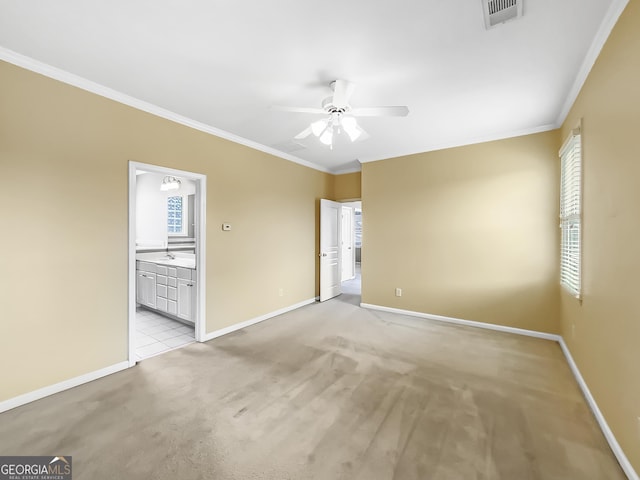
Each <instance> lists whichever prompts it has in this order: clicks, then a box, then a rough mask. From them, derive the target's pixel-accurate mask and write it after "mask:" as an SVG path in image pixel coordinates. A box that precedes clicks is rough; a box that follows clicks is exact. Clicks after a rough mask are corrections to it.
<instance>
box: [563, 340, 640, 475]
mask: <svg viewBox="0 0 640 480" xmlns="http://www.w3.org/2000/svg"><path fill="white" fill-rule="evenodd" d="M558 343H559V344H560V347H561V348H562V352H563V353H564V356H565V358H566V359H567V363H568V364H569V368H571V371H572V372H573V376H574V377H576V381H577V382H578V385H579V386H580V390H582V393H583V395H584V397H585V398H586V400H587V404H588V405H589V408H591V411H592V412H593V416H594V417H596V420H597V422H598V424H599V425H600V429H601V430H602V433H603V434H604V437H605V438H606V439H607V442H608V443H609V447H611V450H612V451H613V454H614V455H615V456H616V458H617V459H618V463H619V464H620V466H621V467H622V470H624V473H625V474H626V475H627V478H628V479H629V480H640V479H639V478H638V474H637V473H636V471H635V470H634V469H633V467H632V466H631V462H629V459H628V458H627V456H626V455H625V454H624V452H623V451H622V448H621V447H620V444H619V443H618V440H616V437H615V436H614V435H613V432H612V431H611V429H610V428H609V424H608V423H607V421H606V420H605V418H604V415H602V412H601V411H600V408H598V404H597V403H596V401H595V399H594V398H593V395H591V391H590V390H589V387H588V386H587V383H586V382H585V381H584V378H582V374H581V373H580V370H579V369H578V366H577V365H576V362H575V361H574V360H573V356H572V355H571V352H570V351H569V347H567V344H566V343H565V342H564V338H562V337H560V340H558Z"/></svg>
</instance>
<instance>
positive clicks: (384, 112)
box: [350, 105, 409, 117]
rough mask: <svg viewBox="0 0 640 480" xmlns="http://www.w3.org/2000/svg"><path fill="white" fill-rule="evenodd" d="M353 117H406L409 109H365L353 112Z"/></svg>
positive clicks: (394, 107)
mask: <svg viewBox="0 0 640 480" xmlns="http://www.w3.org/2000/svg"><path fill="white" fill-rule="evenodd" d="M350 113H351V115H353V116H355V117H406V116H407V115H409V107H406V106H404V105H403V106H393V107H363V108H354V109H352V110H351V112H350Z"/></svg>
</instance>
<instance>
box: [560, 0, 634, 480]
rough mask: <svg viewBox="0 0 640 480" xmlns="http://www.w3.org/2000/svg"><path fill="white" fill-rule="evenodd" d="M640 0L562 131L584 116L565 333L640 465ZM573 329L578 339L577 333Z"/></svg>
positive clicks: (599, 400) (600, 60)
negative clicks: (576, 247) (578, 268)
mask: <svg viewBox="0 0 640 480" xmlns="http://www.w3.org/2000/svg"><path fill="white" fill-rule="evenodd" d="M639 52H640V2H637V1H636V2H629V4H628V6H627V8H626V10H625V11H624V13H623V14H622V16H621V17H620V19H619V21H618V23H617V25H616V27H615V28H614V30H613V32H612V34H611V36H610V37H609V40H608V41H607V43H606V44H605V46H604V48H603V50H602V52H601V53H600V56H599V58H598V60H597V62H596V64H595V65H594V67H593V69H592V71H591V73H590V75H589V77H588V79H587V81H586V83H585V84H584V86H583V88H582V91H581V93H580V95H579V97H578V99H577V100H576V102H575V104H574V106H573V108H572V110H571V112H570V114H569V116H568V118H567V120H566V122H565V123H564V125H563V128H562V137H566V136H567V135H568V134H569V131H570V130H571V128H573V127H574V126H575V125H576V124H577V123H578V122H579V120H580V118H582V121H583V129H582V131H583V135H582V148H583V162H584V174H583V175H584V203H583V225H584V227H583V228H584V229H583V260H582V262H583V263H582V269H583V270H582V278H583V295H584V296H583V302H582V304H580V303H579V302H578V301H577V300H575V299H573V298H571V297H570V296H569V295H567V294H566V293H564V292H563V293H562V296H561V306H562V334H563V336H564V338H565V340H566V341H567V343H568V346H569V348H570V350H571V353H572V355H573V356H574V358H575V360H576V363H577V364H578V367H579V368H580V371H581V372H582V375H583V376H584V378H585V381H586V382H587V384H588V386H589V389H590V390H591V392H592V394H593V395H594V397H595V400H596V402H597V403H598V405H599V407H600V409H601V410H602V412H603V414H604V415H605V418H606V419H607V422H608V423H609V426H610V427H611V429H612V430H613V432H614V434H615V436H616V438H617V440H618V442H619V443H620V444H621V446H622V448H623V449H624V451H625V453H626V455H627V457H628V458H629V459H630V461H631V463H632V464H633V466H634V468H635V470H636V471H638V472H640V420H639V419H638V417H640V373H639V372H638V366H640V347H639V346H638V345H639V343H640V246H639V245H640V243H639V242H638V240H637V239H638V236H640V155H639V149H638V142H637V138H638V135H639V132H640V54H639ZM572 326H575V336H573V335H572Z"/></svg>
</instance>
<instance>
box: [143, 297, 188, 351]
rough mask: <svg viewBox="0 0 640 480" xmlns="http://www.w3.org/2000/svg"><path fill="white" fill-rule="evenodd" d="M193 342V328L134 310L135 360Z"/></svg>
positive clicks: (145, 311)
mask: <svg viewBox="0 0 640 480" xmlns="http://www.w3.org/2000/svg"><path fill="white" fill-rule="evenodd" d="M193 342H195V332H194V327H190V326H188V325H185V324H184V323H180V322H178V321H177V320H172V319H170V318H167V317H164V316H162V315H160V314H158V313H156V312H153V311H151V310H147V309H145V308H142V307H138V308H137V310H136V357H137V360H142V359H145V358H149V357H153V356H154V355H157V354H159V353H162V352H166V351H168V350H173V349H174V348H178V347H182V346H184V345H187V344H188V343H193Z"/></svg>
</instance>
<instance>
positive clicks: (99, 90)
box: [0, 47, 333, 173]
mask: <svg viewBox="0 0 640 480" xmlns="http://www.w3.org/2000/svg"><path fill="white" fill-rule="evenodd" d="M0 60H3V61H5V62H7V63H11V64H13V65H16V66H18V67H21V68H24V69H26V70H30V71H32V72H35V73H39V74H40V75H44V76H45V77H49V78H52V79H54V80H58V81H60V82H62V83H66V84H67V85H71V86H74V87H77V88H80V89H82V90H85V91H87V92H91V93H94V94H96V95H100V96H101V97H105V98H108V99H110V100H113V101H115V102H118V103H121V104H124V105H127V106H129V107H133V108H135V109H137V110H141V111H143V112H147V113H150V114H152V115H155V116H157V117H160V118H164V119H166V120H170V121H172V122H175V123H178V124H180V125H184V126H186V127H189V128H193V129H194V130H199V131H201V132H204V133H208V134H210V135H213V136H216V137H219V138H223V139H225V140H229V141H231V142H234V143H238V144H240V145H244V146H245V147H249V148H252V149H254V150H258V151H261V152H264V153H268V154H269V155H273V156H274V157H279V158H282V159H284V160H288V161H290V162H293V163H297V164H299V165H302V166H304V167H308V168H312V169H314V170H319V171H321V172H325V173H333V172H331V171H330V170H329V169H327V168H324V167H321V166H319V165H316V164H314V163H311V162H308V161H306V160H302V159H301V158H298V157H296V156H294V155H290V154H287V153H284V152H281V151H279V150H276V149H275V148H271V147H268V146H266V145H262V144H260V143H258V142H254V141H253V140H249V139H246V138H243V137H240V136H238V135H235V134H233V133H229V132H226V131H224V130H220V129H219V128H215V127H212V126H211V125H207V124H205V123H202V122H198V121H196V120H193V119H191V118H188V117H185V116H183V115H180V114H178V113H175V112H172V111H170V110H167V109H165V108H162V107H159V106H157V105H154V104H152V103H149V102H145V101H144V100H140V99H138V98H135V97H132V96H129V95H126V94H124V93H122V92H119V91H117V90H114V89H112V88H109V87H105V86H104V85H101V84H99V83H96V82H93V81H91V80H88V79H86V78H84V77H81V76H79V75H75V74H73V73H70V72H67V71H65V70H62V69H59V68H56V67H54V66H52V65H49V64H46V63H44V62H41V61H39V60H35V59H33V58H31V57H27V56H26V55H22V54H20V53H17V52H14V51H13V50H9V49H8V48H5V47H0Z"/></svg>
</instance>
